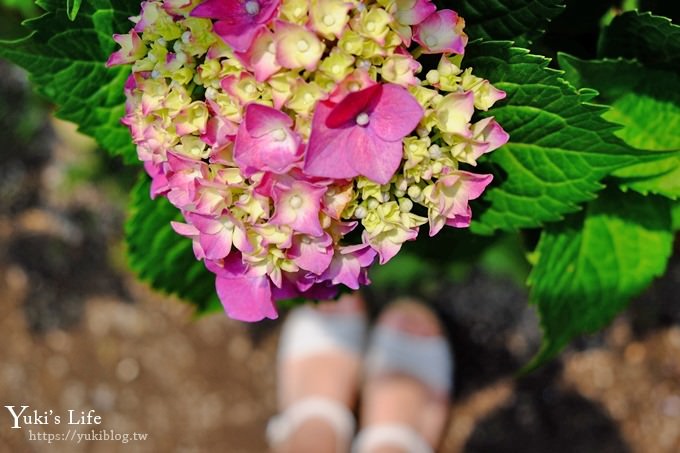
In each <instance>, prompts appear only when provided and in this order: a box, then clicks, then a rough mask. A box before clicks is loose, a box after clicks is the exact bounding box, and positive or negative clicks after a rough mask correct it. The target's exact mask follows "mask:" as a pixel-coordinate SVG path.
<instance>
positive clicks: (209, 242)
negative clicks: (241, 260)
mask: <svg viewBox="0 0 680 453" xmlns="http://www.w3.org/2000/svg"><path fill="white" fill-rule="evenodd" d="M231 237H232V233H231V231H221V232H219V233H217V234H205V233H203V234H201V235H200V236H199V238H198V242H199V243H200V244H201V248H202V249H203V251H204V253H205V257H206V258H208V259H209V260H219V259H222V258H224V257H225V256H227V255H229V252H230V251H231Z"/></svg>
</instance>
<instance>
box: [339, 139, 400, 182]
mask: <svg viewBox="0 0 680 453" xmlns="http://www.w3.org/2000/svg"><path fill="white" fill-rule="evenodd" d="M348 144H351V145H349V146H348V151H347V158H348V161H349V162H350V165H351V167H352V168H353V169H354V170H355V171H356V173H357V174H360V175H363V176H365V177H367V178H368V179H370V180H371V181H375V182H377V183H380V184H387V183H388V182H389V181H390V179H392V176H394V173H395V172H396V171H397V169H398V168H399V164H400V163H401V158H402V155H403V154H404V151H403V145H402V143H401V141H393V142H387V141H384V140H381V139H380V138H379V137H377V136H376V135H375V134H371V133H368V132H367V131H366V130H365V129H363V130H362V129H360V128H353V129H352V132H351V134H349V137H348Z"/></svg>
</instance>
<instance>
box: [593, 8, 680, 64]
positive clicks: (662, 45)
mask: <svg viewBox="0 0 680 453" xmlns="http://www.w3.org/2000/svg"><path fill="white" fill-rule="evenodd" d="M598 56H599V57H610V58H616V57H623V58H636V59H638V60H640V61H641V62H642V63H644V64H645V65H647V66H651V67H655V68H659V69H668V70H671V71H680V26H678V25H675V24H673V23H671V20H670V19H668V18H666V17H661V16H654V15H652V14H651V13H649V12H645V13H639V12H637V11H628V12H626V13H623V14H621V15H620V16H618V17H615V18H614V20H612V22H611V24H609V26H608V27H607V28H606V29H605V30H603V32H602V36H601V37H600V42H599V44H598Z"/></svg>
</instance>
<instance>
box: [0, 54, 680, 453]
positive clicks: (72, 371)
mask: <svg viewBox="0 0 680 453" xmlns="http://www.w3.org/2000/svg"><path fill="white" fill-rule="evenodd" d="M29 100H30V98H29V97H28V95H27V86H26V81H25V78H24V75H23V74H22V73H20V72H18V71H16V70H14V69H12V68H10V67H8V66H7V65H5V64H3V63H2V62H0V140H1V141H2V146H0V195H1V196H0V332H2V342H0V402H1V403H2V404H1V405H2V406H6V405H13V406H17V407H20V406H22V405H27V406H30V407H29V409H27V412H26V413H31V414H32V413H33V411H34V410H35V411H37V412H38V415H47V416H48V418H49V422H50V423H49V424H47V425H45V424H34V425H25V426H24V427H23V428H22V429H12V428H11V426H12V417H11V416H10V414H9V412H8V411H7V410H5V409H4V408H2V411H0V452H31V451H36V452H42V451H49V452H53V451H55V452H61V451H63V452H118V451H134V452H138V451H139V452H146V451H148V452H164V451H176V452H229V453H239V452H243V453H260V452H264V451H266V450H267V449H266V444H265V441H264V429H265V424H266V421H267V419H268V418H269V417H271V416H272V415H273V413H274V411H275V376H274V365H275V353H276V346H277V337H278V335H277V334H278V330H279V326H280V321H276V322H267V323H262V324H258V325H257V326H248V325H245V324H241V323H237V322H234V321H231V320H229V319H227V318H226V317H225V316H223V315H211V316H206V317H202V318H198V319H196V318H195V317H194V316H193V314H192V311H191V308H190V307H189V306H188V305H186V304H184V303H182V302H180V301H178V300H175V299H173V298H169V297H165V296H161V295H158V294H155V293H153V292H152V291H151V290H149V289H148V288H147V287H146V286H145V285H144V284H142V283H139V282H138V281H137V280H136V279H135V277H134V276H133V275H132V274H130V273H129V272H128V271H127V270H126V268H125V265H124V259H123V256H124V255H123V251H122V245H121V244H122V242H121V241H122V224H123V220H124V211H123V206H124V205H123V204H122V203H121V202H120V199H119V198H117V196H116V195H115V192H114V193H113V194H112V192H111V191H110V190H109V189H107V188H106V187H105V184H104V182H102V180H98V179H96V178H95V179H94V182H92V181H87V180H81V181H80V182H79V183H78V184H76V185H73V187H69V183H68V181H69V178H68V175H69V174H70V173H69V172H70V171H71V170H72V168H73V166H74V162H76V163H77V162H79V161H83V160H84V161H87V160H88V159H91V158H92V155H93V153H95V151H93V150H92V149H91V148H90V149H87V147H85V150H84V149H83V146H81V145H82V143H76V142H74V141H73V139H72V136H73V134H72V133H64V132H63V130H64V127H65V126H64V125H62V124H59V123H54V122H53V121H43V120H39V121H37V126H35V125H34V127H33V128H30V133H29V134H27V137H28V138H27V137H26V136H25V137H23V138H21V137H17V134H16V129H17V122H16V121H17V120H16V118H17V117H18V116H19V115H25V114H27V113H26V112H22V109H25V108H28V107H24V106H26V105H28V104H30V102H29ZM2 104H4V106H3V105H2ZM8 107H9V108H8ZM3 108H4V109H3ZM8 112H9V113H8ZM69 137H71V138H69ZM107 165H114V163H111V162H108V163H107ZM76 167H77V165H76ZM116 168H117V167H116ZM116 168H114V167H111V169H110V170H111V171H112V172H114V171H117V169H116ZM677 252H678V250H676V254H675V256H676V258H675V259H674V260H673V261H672V262H671V264H670V268H669V271H668V273H667V274H666V276H665V277H664V278H663V279H661V280H658V281H657V282H655V284H654V285H653V287H652V288H651V289H650V290H649V291H647V292H646V293H645V294H644V295H643V296H642V297H640V298H638V299H637V300H635V301H634V302H633V303H632V305H631V307H630V308H629V309H628V310H627V311H626V312H625V313H624V314H622V315H621V316H619V317H618V318H617V319H616V320H615V321H614V322H613V324H612V325H611V326H610V327H609V328H608V329H606V330H605V331H603V332H601V333H600V334H597V335H595V336H591V337H587V338H582V339H579V340H577V341H576V342H575V343H574V344H573V345H572V346H571V347H570V348H569V349H568V350H567V351H566V352H565V353H563V354H562V355H561V356H560V357H559V358H558V359H556V360H554V361H552V362H551V363H549V364H548V365H546V366H544V367H543V368H541V369H539V370H538V371H536V372H533V373H531V374H529V375H526V376H522V377H517V376H516V375H515V372H516V371H517V370H518V369H519V368H520V367H521V366H522V365H524V364H525V363H526V362H527V361H528V360H529V359H530V357H531V356H532V354H533V353H534V352H535V351H536V348H537V347H538V344H539V341H540V331H539V329H538V327H537V320H536V317H535V314H534V312H533V311H532V309H530V308H529V307H527V304H526V300H527V294H526V291H525V289H523V288H520V287H518V286H517V285H515V284H514V283H513V282H512V281H509V280H503V279H500V278H497V277H492V276H490V275H488V274H486V273H485V272H484V271H483V270H481V269H480V270H478V271H475V272H473V273H472V274H471V275H470V276H469V277H468V278H467V279H466V280H465V281H463V282H462V283H458V284H455V285H454V284H451V285H449V286H447V287H445V288H444V290H442V291H441V292H440V293H438V294H437V295H436V297H435V298H434V299H435V305H436V307H437V308H438V310H439V311H440V312H441V313H442V317H443V318H442V319H444V321H445V323H446V325H447V328H448V329H449V331H450V333H451V338H452V342H453V346H454V348H455V351H456V361H457V363H456V373H455V377H454V379H455V387H456V395H455V398H454V404H453V409H452V411H451V419H450V424H449V427H448V431H447V434H446V436H445V439H444V442H443V445H442V448H441V451H443V452H468V453H473V452H474V453H477V452H479V453H484V452H494V453H496V452H520V451H521V452H524V453H534V452H535V453H539V452H540V453H544V452H557V453H560V452H564V453H567V452H568V453H573V452H578V453H587V452H598V453H610V452H611V453H618V452H622V453H623V452H631V453H665V452H668V453H676V452H678V451H680V296H679V294H680V259H678V257H679V256H680V254H679V253H677ZM17 410H20V409H17ZM69 410H71V411H73V413H72V414H73V416H72V418H74V419H75V420H81V419H80V418H79V417H80V415H82V413H83V412H84V414H85V415H87V414H88V413H90V412H89V411H91V410H94V411H95V414H96V415H98V416H100V417H101V424H90V425H86V424H79V425H69V424H68V421H69ZM81 411H82V412H81ZM57 415H58V416H60V419H61V420H60V421H61V424H58V425H57V424H56V423H55V422H54V416H57ZM38 421H40V420H38ZM102 430H103V432H102ZM93 432H94V434H96V435H97V436H99V438H100V439H101V438H103V437H104V436H105V434H108V435H109V436H111V435H113V436H122V435H125V434H128V435H130V436H132V435H133V434H134V433H137V434H138V435H139V434H146V435H147V436H148V437H147V438H146V440H130V441H129V442H127V443H124V442H123V441H122V438H121V440H118V441H116V440H96V441H95V440H82V441H81V442H80V443H77V436H76V437H75V440H73V441H72V440H70V439H69V440H66V441H56V440H54V441H51V443H48V441H47V440H44V439H45V438H46V437H47V434H60V435H68V436H71V435H73V433H77V434H80V435H84V434H89V435H92V433H93ZM39 435H42V437H43V440H41V439H38V436H39Z"/></svg>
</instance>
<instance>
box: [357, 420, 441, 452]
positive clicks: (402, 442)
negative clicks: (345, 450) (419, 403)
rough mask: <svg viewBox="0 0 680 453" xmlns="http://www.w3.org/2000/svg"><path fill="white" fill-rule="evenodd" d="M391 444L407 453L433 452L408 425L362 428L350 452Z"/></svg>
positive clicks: (370, 450) (366, 450) (373, 449)
mask: <svg viewBox="0 0 680 453" xmlns="http://www.w3.org/2000/svg"><path fill="white" fill-rule="evenodd" d="M386 445H391V446H394V447H398V448H403V449H405V450H406V451H407V452H408V453H434V450H432V447H430V445H429V444H428V443H427V442H426V441H425V439H423V437H422V436H421V435H420V434H418V432H417V431H416V430H415V429H413V428H412V427H410V426H408V425H399V424H390V425H374V426H369V427H366V428H363V429H362V430H361V432H360V433H359V435H358V436H357V437H356V439H355V440H354V444H353V445H352V453H370V452H372V451H375V449H376V448H377V447H384V446H386Z"/></svg>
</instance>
